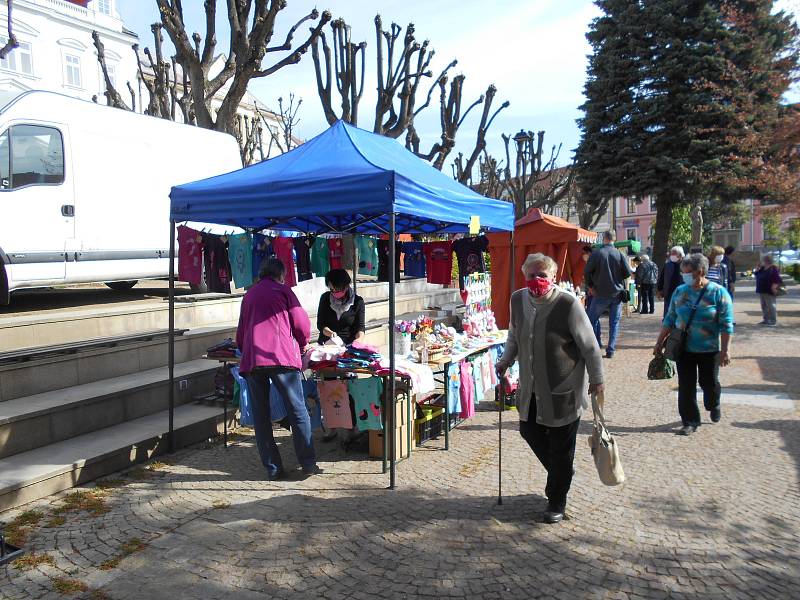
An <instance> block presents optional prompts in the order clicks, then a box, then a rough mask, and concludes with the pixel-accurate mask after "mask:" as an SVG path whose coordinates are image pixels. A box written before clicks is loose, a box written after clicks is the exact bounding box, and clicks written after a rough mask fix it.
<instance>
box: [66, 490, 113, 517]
mask: <svg viewBox="0 0 800 600" xmlns="http://www.w3.org/2000/svg"><path fill="white" fill-rule="evenodd" d="M104 496H105V492H104V491H103V490H78V491H77V492H72V493H71V494H67V495H66V496H64V498H62V499H61V506H59V507H57V508H56V509H55V510H54V511H53V512H54V513H55V514H56V515H62V514H64V513H66V512H80V511H83V512H87V513H89V514H90V515H92V516H94V517H99V516H101V515H104V514H106V513H107V512H108V510H109V509H108V507H107V506H106V501H105V498H104Z"/></svg>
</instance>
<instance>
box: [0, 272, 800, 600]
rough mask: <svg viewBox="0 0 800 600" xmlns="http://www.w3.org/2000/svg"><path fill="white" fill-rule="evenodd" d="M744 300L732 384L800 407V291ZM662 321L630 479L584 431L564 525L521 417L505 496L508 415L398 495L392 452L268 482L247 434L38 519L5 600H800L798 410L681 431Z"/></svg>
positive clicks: (490, 420)
mask: <svg viewBox="0 0 800 600" xmlns="http://www.w3.org/2000/svg"><path fill="white" fill-rule="evenodd" d="M658 308H659V310H660V306H659V307H658ZM736 308H737V321H738V323H739V327H738V332H737V336H736V338H735V345H734V351H733V352H734V357H735V359H734V360H735V362H734V365H733V366H731V367H730V368H728V369H725V370H723V373H722V381H723V385H724V386H725V387H726V389H727V390H728V391H729V392H731V393H732V392H737V394H738V395H737V397H738V398H739V399H740V401H741V399H742V398H744V399H745V400H746V399H747V396H746V393H745V392H744V391H745V390H751V391H755V392H765V391H768V392H771V393H775V394H778V395H781V394H784V395H789V396H790V397H792V398H795V399H800V378H798V375H799V374H800V360H799V359H798V340H800V330H799V329H798V324H800V288H798V287H793V288H791V291H790V295H789V296H788V297H786V298H781V300H780V309H781V316H780V319H781V321H782V324H781V326H780V327H778V328H776V329H767V330H763V329H760V328H758V327H757V326H756V325H755V323H756V322H757V321H758V320H759V318H760V315H759V311H758V307H757V305H756V303H755V302H754V294H752V291H748V290H747V288H746V287H743V289H742V290H741V292H740V294H739V296H738V300H737V305H736ZM657 327H658V320H657V318H656V317H655V316H649V315H646V316H639V315H634V316H631V317H630V318H627V319H625V320H624V331H623V335H622V338H621V343H620V349H619V352H618V354H617V356H616V357H615V358H614V359H613V361H611V362H607V363H606V364H607V366H608V371H609V373H608V398H607V413H608V414H607V416H608V419H609V424H610V426H611V428H612V430H613V431H614V433H616V435H617V436H618V439H619V443H620V446H621V450H622V456H623V459H624V465H625V470H626V472H627V475H628V481H627V482H626V483H625V484H624V485H623V486H621V487H619V488H606V487H604V486H603V485H601V484H600V482H599V480H598V478H597V476H596V474H595V472H594V470H593V465H592V463H591V459H590V454H589V449H588V447H587V444H586V437H587V434H588V432H589V429H590V428H589V426H588V424H587V423H586V422H584V423H583V424H582V425H581V430H580V436H579V440H578V451H577V457H576V471H577V474H576V477H575V481H574V485H573V490H572V492H571V495H570V504H569V513H570V515H571V519H570V520H569V521H566V522H564V523H562V524H560V525H556V526H552V525H550V526H548V525H543V524H541V523H540V522H539V519H540V517H541V513H542V512H543V510H544V508H545V500H544V498H543V496H542V490H543V486H544V477H543V472H542V469H541V468H540V467H539V466H538V464H537V463H536V461H535V459H534V458H533V456H532V454H531V452H530V451H529V450H528V448H527V447H526V446H525V445H524V444H523V442H522V440H521V438H520V437H519V435H518V434H517V425H516V423H514V419H513V417H512V416H511V414H510V413H506V416H507V418H506V422H505V423H504V425H505V430H504V445H503V462H504V502H503V505H502V506H498V505H497V485H496V484H497V462H498V451H497V413H493V412H480V413H478V415H477V416H476V417H475V418H474V419H473V420H472V421H471V422H469V423H467V424H464V425H462V426H461V427H460V428H459V429H458V430H457V431H456V432H455V434H454V435H453V437H452V440H451V441H452V449H451V450H450V451H449V452H443V451H440V450H436V449H435V448H436V447H437V445H439V446H440V445H441V444H438V443H434V444H432V447H431V449H424V450H420V451H417V452H415V453H414V455H413V458H412V459H411V460H410V461H406V462H404V463H402V464H401V465H400V466H399V468H398V478H399V479H398V481H399V487H398V489H397V490H395V491H389V490H387V489H385V487H386V484H387V478H386V476H383V475H381V474H380V473H379V467H380V465H379V464H377V463H376V462H374V461H367V460H359V459H358V458H356V457H354V456H353V455H343V454H341V453H340V452H339V451H338V450H332V449H330V447H329V446H323V445H321V444H320V446H319V448H320V449H321V451H322V461H321V465H322V466H323V467H324V468H325V469H326V471H325V474H323V475H321V476H317V477H313V478H310V479H307V480H304V481H303V480H300V479H299V478H298V479H294V480H292V481H287V482H280V483H272V482H267V481H264V478H263V471H262V469H261V467H260V465H259V464H258V459H257V454H256V451H255V448H254V444H253V438H252V437H251V436H250V435H246V434H245V435H243V436H242V437H241V439H240V441H239V442H238V445H235V446H233V447H231V448H229V449H228V450H227V451H226V450H224V449H223V448H222V447H221V446H220V445H218V444H215V445H206V446H204V447H198V448H192V449H187V450H184V451H181V452H179V453H177V454H175V455H172V456H169V457H168V458H167V459H165V463H166V464H160V463H154V464H152V465H151V466H150V468H146V469H138V470H135V471H133V472H131V473H129V474H127V475H120V476H118V477H117V478H115V479H112V480H110V481H107V482H106V486H107V487H106V489H105V491H102V492H98V493H97V494H92V493H89V492H91V491H92V488H85V489H86V490H89V492H84V495H82V496H75V495H71V496H70V495H62V496H59V497H54V498H50V499H47V500H46V501H43V502H39V503H37V504H36V505H33V506H29V507H25V508H26V509H28V511H29V512H27V513H24V514H23V515H22V518H21V521H22V522H28V523H31V524H30V525H28V526H27V527H23V528H22V529H21V531H22V533H23V534H26V533H27V536H28V544H27V547H28V548H29V549H32V550H33V551H34V557H38V560H34V561H30V562H29V563H28V564H25V565H22V566H27V567H31V568H29V569H28V570H21V569H18V568H16V567H5V568H3V569H2V570H0V577H1V579H0V597H2V598H14V599H17V598H19V599H28V598H59V597H62V596H63V595H64V594H69V593H74V597H81V598H95V599H99V598H114V599H117V600H124V599H127V598H137V599H139V598H169V599H170V600H179V599H183V598H203V599H213V598H236V599H237V600H240V599H250V598H253V599H256V598H337V599H338V598H363V599H369V598H375V597H391V598H416V597H438V598H563V599H574V598H698V599H699V598H703V599H713V598H720V599H722V598H725V599H731V598H753V599H759V600H760V599H769V598H781V599H783V598H800V556H799V554H798V540H799V539H800V493H799V492H800V490H799V489H798V488H799V486H798V471H799V470H800V414H798V411H797V408H796V407H797V405H796V404H794V403H793V402H785V406H784V407H783V408H777V407H775V408H765V407H759V406H752V405H750V404H747V403H744V404H742V403H740V404H725V397H723V419H722V422H721V423H719V424H711V423H710V422H707V423H705V424H704V425H703V426H702V427H701V428H700V430H699V431H698V433H697V434H695V435H694V436H691V437H689V438H684V437H680V436H676V435H675V434H674V431H675V429H676V428H677V426H678V418H677V410H676V400H675V384H676V382H675V381H674V380H673V381H667V382H648V381H647V380H646V378H645V372H646V366H647V361H648V360H649V352H650V348H651V346H652V343H653V340H654V336H655V333H656V330H657ZM729 397H733V396H732V395H731V394H729ZM779 404H780V403H779ZM706 421H708V420H707V419H706ZM282 442H283V443H282V446H283V448H284V452H285V455H286V456H287V457H288V456H291V454H292V453H291V449H290V446H291V444H290V443H287V442H289V439H288V438H287V437H286V436H284V437H283V438H282ZM59 507H60V508H59ZM31 510H33V511H39V513H41V514H37V512H30V511H31ZM92 510H94V512H91V511H92ZM19 512H20V511H17V512H16V513H13V514H5V515H0V516H2V517H3V518H4V519H6V520H11V519H13V518H14V517H15V516H16V517H19V516H20V515H19ZM37 519H38V522H37ZM62 520H63V522H62ZM18 522H19V519H18ZM18 566H19V565H18ZM57 590H61V591H57Z"/></svg>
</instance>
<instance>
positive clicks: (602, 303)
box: [588, 296, 622, 354]
mask: <svg viewBox="0 0 800 600" xmlns="http://www.w3.org/2000/svg"><path fill="white" fill-rule="evenodd" d="M606 308H607V309H608V344H607V345H606V352H607V353H609V354H613V353H614V352H615V351H616V349H617V334H618V333H619V319H620V316H621V315H622V303H621V302H620V299H619V298H598V297H597V296H594V297H593V298H592V303H591V304H590V305H589V310H588V313H589V322H590V323H591V324H592V329H594V335H595V337H596V338H597V343H598V344H600V315H602V314H603V313H604V312H605V310H606Z"/></svg>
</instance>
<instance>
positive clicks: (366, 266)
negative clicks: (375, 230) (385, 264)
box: [356, 235, 378, 276]
mask: <svg viewBox="0 0 800 600" xmlns="http://www.w3.org/2000/svg"><path fill="white" fill-rule="evenodd" d="M356 245H357V246H358V272H359V273H361V274H362V275H373V276H375V275H377V274H378V241H377V240H376V239H375V238H372V237H368V236H364V235H359V236H356Z"/></svg>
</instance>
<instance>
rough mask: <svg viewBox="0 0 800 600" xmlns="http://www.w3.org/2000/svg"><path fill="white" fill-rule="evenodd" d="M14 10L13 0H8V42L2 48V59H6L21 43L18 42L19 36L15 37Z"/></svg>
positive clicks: (0, 55) (0, 57) (0, 54)
mask: <svg viewBox="0 0 800 600" xmlns="http://www.w3.org/2000/svg"><path fill="white" fill-rule="evenodd" d="M13 9H14V2H13V0H6V12H7V14H6V32H7V33H6V36H7V38H8V39H7V40H6V43H5V44H4V45H3V47H2V48H0V59H4V58H5V57H6V56H8V53H9V52H11V51H12V50H13V49H14V48H16V47H17V46H19V41H18V40H17V36H16V35H14V28H13V27H12V26H11V21H12V18H11V11H12V10H13Z"/></svg>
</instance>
